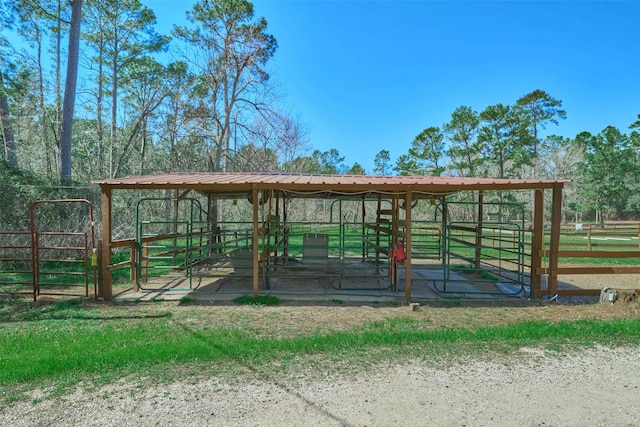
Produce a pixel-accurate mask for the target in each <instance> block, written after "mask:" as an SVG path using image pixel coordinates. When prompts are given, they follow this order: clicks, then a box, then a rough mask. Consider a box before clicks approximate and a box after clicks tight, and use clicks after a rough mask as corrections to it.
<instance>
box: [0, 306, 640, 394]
mask: <svg viewBox="0 0 640 427" xmlns="http://www.w3.org/2000/svg"><path fill="white" fill-rule="evenodd" d="M17 308H22V309H21V310H17ZM0 320H1V322H2V323H0V337H1V338H0V344H1V345H0V390H5V391H7V393H8V394H7V396H14V397H15V393H14V392H11V391H10V390H11V389H13V388H15V389H16V390H20V389H22V388H24V387H27V388H28V387H35V386H37V385H38V384H57V385H58V386H59V387H60V388H61V389H64V387H68V386H70V385H73V384H74V383H77V382H78V381H82V380H88V379H90V380H93V381H109V380H112V379H114V378H121V377H124V376H127V375H133V376H135V377H136V378H142V377H150V376H151V377H154V376H156V375H168V376H171V375H177V374H176V372H180V371H183V370H185V369H186V370H187V371H190V370H191V369H193V368H192V367H193V366H196V367H197V366H209V367H210V366H231V365H234V366H240V367H245V368H247V369H249V368H250V369H251V370H258V371H259V370H260V369H263V368H264V369H269V367H270V366H271V365H272V363H273V361H274V360H277V361H279V362H278V363H279V364H280V365H279V366H280V367H281V369H284V367H285V366H286V365H287V363H295V361H301V360H302V361H304V360H309V358H311V359H312V360H316V361H317V359H318V358H320V359H321V360H327V361H346V360H348V361H350V362H349V363H353V364H354V365H357V364H358V363H363V364H372V363H379V362H384V361H385V360H389V361H391V360H396V361H398V360H402V359H403V358H406V357H420V358H427V359H430V358H435V359H438V358H443V357H450V356H453V357H457V356H465V357H466V356H469V355H471V356H472V357H473V356H479V355H482V354H487V353H496V352H498V353H504V354H508V353H511V352H517V349H518V348H520V347H521V346H540V347H542V348H545V349H551V350H558V349H565V348H566V347H567V346H569V347H570V348H575V347H582V346H593V345H596V344H601V345H640V319H637V318H634V319H621V320H607V321H605V320H593V319H590V320H589V319H583V320H576V321H559V322H548V321H525V322H520V323H513V324H507V325H496V326H482V325H474V324H468V325H466V326H458V327H449V328H434V327H432V326H431V325H430V324H429V321H428V319H421V318H414V317H411V316H406V317H402V316H401V317H393V318H388V319H384V320H379V321H374V322H370V323H368V324H365V325H364V326H360V327H353V328H350V329H346V330H335V331H333V330H332V331H328V332H326V331H325V332H323V333H319V332H317V331H313V330H301V331H299V332H297V333H295V334H293V335H292V336H289V337H286V338H282V337H279V338H276V337H269V336H258V335H256V333H255V330H254V329H253V327H252V326H251V324H250V322H244V321H243V320H242V319H240V318H238V322H236V323H234V324H235V326H234V327H229V326H227V327H218V326H216V325H215V324H211V323H210V322H207V321H204V320H206V318H204V317H203V318H202V319H201V320H203V321H202V322H194V321H193V319H192V318H186V317H184V315H183V316H176V315H174V314H173V313H172V312H171V311H170V310H167V309H166V308H164V307H163V306H157V305H144V306H136V305H133V306H131V307H130V308H128V307H125V308H124V309H121V310H119V311H113V310H105V309H104V308H102V307H101V306H100V305H99V304H90V305H89V304H87V305H85V304H84V303H83V302H82V301H81V300H70V301H65V302H60V303H54V304H50V305H47V306H44V307H37V306H34V305H33V304H30V303H26V304H24V306H22V307H18V306H16V305H15V304H12V303H11V302H8V301H4V302H2V304H0ZM266 320H268V319H266ZM447 355H448V356H447ZM303 363H304V362H303ZM341 363H343V362H341ZM160 372H164V373H163V374H161V373H160ZM3 393H4V392H3ZM7 396H5V398H9V397H7Z"/></svg>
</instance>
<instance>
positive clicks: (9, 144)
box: [0, 73, 18, 167]
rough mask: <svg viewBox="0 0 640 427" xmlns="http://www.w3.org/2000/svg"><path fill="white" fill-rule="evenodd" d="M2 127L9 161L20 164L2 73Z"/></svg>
mask: <svg viewBox="0 0 640 427" xmlns="http://www.w3.org/2000/svg"><path fill="white" fill-rule="evenodd" d="M0 127H1V128H2V138H3V140H4V152H5V156H6V159H7V161H8V162H9V164H11V165H12V166H16V167H17V166H18V156H17V154H16V141H15V139H14V138H13V128H12V127H11V118H10V115H9V101H7V96H6V95H5V93H4V81H3V79H2V73H0Z"/></svg>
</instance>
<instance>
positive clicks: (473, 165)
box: [444, 106, 482, 176]
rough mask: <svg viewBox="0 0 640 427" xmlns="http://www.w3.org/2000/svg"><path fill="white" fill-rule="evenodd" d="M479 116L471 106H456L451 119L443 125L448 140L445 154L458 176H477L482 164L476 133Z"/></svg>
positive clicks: (480, 145) (480, 149) (480, 147)
mask: <svg viewBox="0 0 640 427" xmlns="http://www.w3.org/2000/svg"><path fill="white" fill-rule="evenodd" d="M479 126H480V117H479V116H478V113H477V112H476V111H474V110H473V109H472V108H471V107H466V106H462V107H458V108H456V110H455V111H454V112H453V113H452V114H451V120H450V121H449V123H447V124H446V125H445V126H444V131H445V134H446V136H447V138H448V140H449V149H448V150H447V155H448V156H449V158H450V160H451V168H452V169H453V170H455V171H456V173H457V174H458V175H459V176H478V174H479V168H480V166H481V164H482V158H481V157H480V154H481V152H482V144H481V143H480V142H478V139H477V135H478V130H479Z"/></svg>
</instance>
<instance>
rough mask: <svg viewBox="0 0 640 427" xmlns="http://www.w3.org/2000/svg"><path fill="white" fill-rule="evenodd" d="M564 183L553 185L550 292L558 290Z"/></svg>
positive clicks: (554, 292)
mask: <svg viewBox="0 0 640 427" xmlns="http://www.w3.org/2000/svg"><path fill="white" fill-rule="evenodd" d="M561 213H562V183H560V184H556V185H554V186H553V200H552V202H551V241H550V243H549V246H550V247H549V290H548V292H549V294H550V295H555V294H556V293H557V292H558V251H559V250H560V221H561V219H562V216H561Z"/></svg>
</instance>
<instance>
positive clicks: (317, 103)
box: [143, 0, 640, 173]
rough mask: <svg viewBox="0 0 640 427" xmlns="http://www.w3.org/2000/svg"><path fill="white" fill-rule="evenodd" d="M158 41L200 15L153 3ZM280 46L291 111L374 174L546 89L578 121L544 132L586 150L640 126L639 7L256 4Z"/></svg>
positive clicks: (314, 141) (315, 136)
mask: <svg viewBox="0 0 640 427" xmlns="http://www.w3.org/2000/svg"><path fill="white" fill-rule="evenodd" d="M143 3H144V4H146V5H147V6H149V7H151V8H152V9H153V10H154V11H155V12H156V15H157V17H158V27H157V30H158V31H159V32H168V31H169V28H171V27H172V24H174V23H176V24H183V23H184V13H185V11H186V10H187V9H189V8H190V7H191V6H192V5H193V3H194V2H193V1H181V0H144V1H143ZM254 5H255V13H256V15H257V16H264V17H265V18H266V20H267V22H268V30H269V32H270V33H271V34H273V35H274V36H275V37H276V39H277V40H278V45H279V47H278V50H277V52H276V55H275V57H274V59H273V61H272V63H271V65H270V67H271V70H272V74H273V76H274V78H276V79H277V81H278V82H279V83H280V86H281V88H282V89H283V91H284V92H285V94H286V104H287V106H288V108H289V109H290V111H291V112H292V113H294V114H299V115H300V116H301V118H302V121H303V122H304V123H305V124H306V126H307V128H308V129H309V137H310V143H311V146H312V147H313V148H317V149H320V150H321V151H325V150H329V149H331V148H336V149H338V150H339V152H340V154H341V155H343V156H345V157H346V158H345V164H346V165H347V166H351V165H353V163H354V162H358V163H360V164H361V165H363V166H364V167H365V169H366V170H367V172H369V173H370V172H372V169H373V159H374V157H375V155H376V153H378V152H379V151H380V150H383V149H386V150H389V151H390V153H391V157H392V159H393V160H394V161H395V159H396V158H397V157H398V156H400V155H401V154H406V152H407V150H408V149H409V147H410V144H411V141H412V140H413V138H414V137H415V136H416V135H417V134H418V133H420V132H421V131H422V130H423V129H424V128H426V127H429V126H442V124H444V123H445V122H447V121H448V120H449V118H450V116H451V113H452V112H453V111H454V109H455V108H456V107H458V106H461V105H468V106H471V107H472V108H474V109H476V110H477V111H478V112H480V111H482V110H483V109H484V108H486V107H487V106H489V105H494V104H497V103H503V104H514V103H515V101H516V100H517V99H518V98H519V97H521V96H523V95H525V94H527V93H529V92H531V91H533V90H535V89H541V90H544V91H546V92H548V93H549V94H550V95H551V96H553V97H555V98H557V99H560V100H562V101H563V107H564V109H565V110H566V111H567V119H566V120H564V121H562V122H561V123H560V125H559V126H554V125H551V126H550V127H549V128H548V129H547V130H546V131H545V132H546V133H548V134H551V133H554V134H558V135H563V136H566V137H574V136H575V135H577V134H578V133H580V132H582V131H589V132H591V133H598V132H600V131H601V130H602V129H604V128H605V127H606V126H608V125H613V126H616V127H618V128H619V129H620V130H622V131H623V132H625V133H627V132H628V126H629V125H630V124H631V123H633V122H634V121H635V120H636V119H637V115H638V114H639V113H640V54H639V50H640V24H639V23H640V2H637V1H605V2H592V1H588V2H587V1H570V2H560V1H539V2H525V1H501V2H491V1H470V2H463V1H304V0H301V1H269V0H257V1H254Z"/></svg>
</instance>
